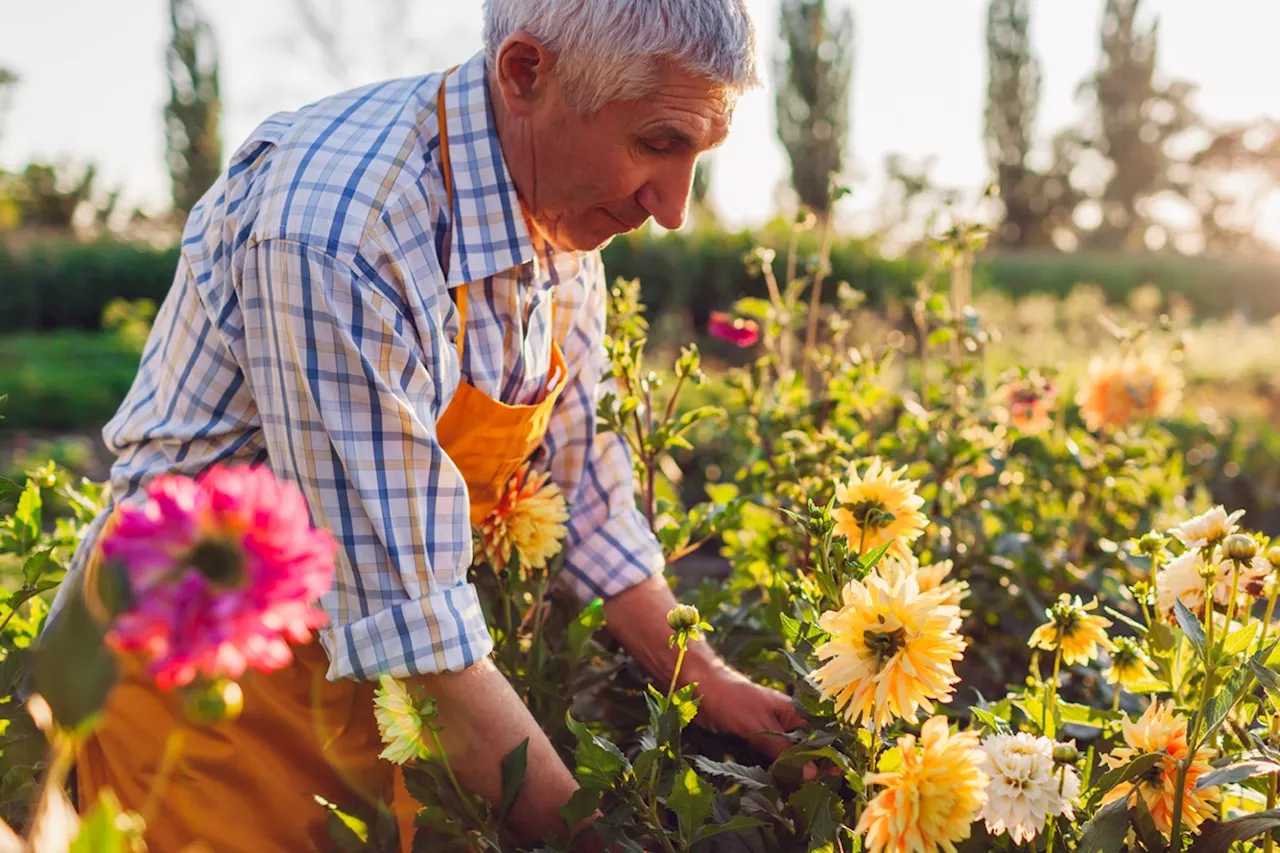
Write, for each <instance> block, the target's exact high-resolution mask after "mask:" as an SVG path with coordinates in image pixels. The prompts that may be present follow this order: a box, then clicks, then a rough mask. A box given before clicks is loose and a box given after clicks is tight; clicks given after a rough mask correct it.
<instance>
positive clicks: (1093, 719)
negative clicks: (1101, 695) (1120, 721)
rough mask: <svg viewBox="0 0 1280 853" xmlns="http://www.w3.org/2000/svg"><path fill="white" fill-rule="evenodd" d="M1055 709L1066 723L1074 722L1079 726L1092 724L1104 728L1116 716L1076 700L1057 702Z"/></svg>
mask: <svg viewBox="0 0 1280 853" xmlns="http://www.w3.org/2000/svg"><path fill="white" fill-rule="evenodd" d="M1054 710H1055V711H1057V712H1058V713H1059V714H1060V715H1061V717H1062V722H1064V723H1074V724H1075V725H1077V726H1092V727H1093V728H1095V729H1100V728H1102V727H1103V726H1104V725H1106V723H1107V721H1108V720H1110V719H1112V718H1113V717H1114V715H1113V714H1111V713H1110V712H1108V711H1102V710H1100V709H1098V708H1091V707H1089V706H1088V705H1078V704H1076V703H1075V702H1056V703H1054Z"/></svg>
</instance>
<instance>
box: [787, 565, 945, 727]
mask: <svg viewBox="0 0 1280 853" xmlns="http://www.w3.org/2000/svg"><path fill="white" fill-rule="evenodd" d="M842 598H843V601H844V604H843V606H842V607H841V608H840V609H839V610H830V611H827V612H826V613H823V614H822V615H821V616H820V617H819V618H818V624H819V625H820V626H821V627H822V629H823V630H824V631H826V632H827V633H828V634H830V635H831V639H829V640H828V641H827V642H825V643H823V644H822V645H821V646H819V647H818V650H817V654H818V657H819V658H820V659H821V660H823V661H825V663H824V664H823V665H822V666H821V667H819V668H818V669H816V670H815V671H814V672H813V673H812V675H811V677H812V679H813V681H814V683H815V684H816V685H817V686H818V689H819V690H821V691H822V695H823V697H824V698H827V699H831V698H834V699H835V704H836V711H837V712H841V711H842V712H843V713H844V715H845V718H846V719H848V721H849V722H850V723H857V722H858V721H859V720H866V722H867V723H868V725H874V726H876V727H877V728H883V727H884V726H885V725H887V724H888V723H890V722H891V721H892V720H893V719H894V718H895V717H904V718H907V719H910V720H915V719H916V718H917V712H918V711H919V709H920V708H921V707H922V706H927V707H932V706H931V705H930V704H929V703H930V701H931V700H934V699H937V700H939V701H943V702H949V701H951V693H952V691H953V690H954V685H955V684H956V683H957V682H958V681H959V680H960V679H959V678H958V677H957V676H956V674H955V668H954V664H955V661H958V660H960V658H962V657H963V656H964V646H965V644H964V639H963V638H962V637H961V636H960V634H959V633H958V632H959V630H960V610H959V608H957V607H956V606H955V605H951V604H947V603H946V600H947V593H946V592H945V591H944V590H942V589H935V590H933V591H931V592H926V593H922V592H920V587H919V584H918V582H917V581H916V578H915V575H912V574H901V575H899V576H898V577H896V578H895V579H894V581H893V582H892V583H890V582H889V581H887V580H885V579H884V578H883V577H881V576H880V575H878V574H876V573H875V572H872V573H871V574H870V575H868V576H867V578H866V580H865V581H856V580H854V581H850V582H849V583H848V584H847V585H845V588H844V590H843V591H842Z"/></svg>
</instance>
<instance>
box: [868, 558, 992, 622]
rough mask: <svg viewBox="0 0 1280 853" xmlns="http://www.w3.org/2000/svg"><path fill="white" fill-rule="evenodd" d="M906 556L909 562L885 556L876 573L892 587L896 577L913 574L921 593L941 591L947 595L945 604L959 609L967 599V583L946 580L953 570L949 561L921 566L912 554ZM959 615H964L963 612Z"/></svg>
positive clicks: (877, 566)
mask: <svg viewBox="0 0 1280 853" xmlns="http://www.w3.org/2000/svg"><path fill="white" fill-rule="evenodd" d="M908 556H909V557H910V559H909V560H903V559H902V558H901V557H898V556H896V555H894V554H885V555H884V559H883V560H881V561H880V562H879V563H878V564H877V565H876V571H877V572H879V573H880V576H881V577H882V578H884V579H885V580H887V581H888V582H889V585H890V586H892V585H893V582H894V581H895V580H896V579H897V577H898V575H900V574H904V573H906V574H914V575H915V576H916V582H917V583H918V584H919V585H920V591H921V592H932V591H933V590H935V589H941V590H943V591H944V592H946V593H947V599H946V603H947V604H951V605H954V606H956V607H959V606H960V605H961V604H962V603H963V602H964V600H965V599H966V598H968V597H969V584H968V582H967V581H960V580H947V576H948V575H950V574H951V569H952V568H953V566H952V563H951V561H950V560H943V561H941V562H938V563H933V564H931V565H928V566H922V565H920V561H919V560H917V559H916V557H915V555H914V554H909V555H908ZM961 615H962V616H963V615H964V613H963V611H962V612H961Z"/></svg>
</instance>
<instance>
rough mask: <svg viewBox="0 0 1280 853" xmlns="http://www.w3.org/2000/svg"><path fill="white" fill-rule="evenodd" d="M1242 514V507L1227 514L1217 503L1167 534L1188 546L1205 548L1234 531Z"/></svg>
mask: <svg viewBox="0 0 1280 853" xmlns="http://www.w3.org/2000/svg"><path fill="white" fill-rule="evenodd" d="M1243 515H1244V510H1242V509H1238V510H1236V511H1235V512H1233V513H1231V514H1230V515H1227V511H1226V509H1225V508H1224V507H1222V506H1221V505H1218V506H1215V507H1214V508H1213V509H1211V510H1209V511H1208V512H1204V513H1201V514H1200V515H1197V516H1195V517H1194V518H1189V519H1187V520H1186V521H1184V522H1182V523H1181V524H1179V525H1178V526H1177V527H1174V528H1172V529H1171V530H1170V531H1169V534H1170V535H1171V536H1173V537H1174V538H1175V539H1177V540H1178V541H1179V542H1181V543H1182V544H1183V545H1186V546H1187V547H1188V548H1207V547H1208V546H1209V545H1214V544H1217V543H1219V542H1221V541H1222V540H1223V539H1226V538H1227V537H1228V536H1230V535H1231V534H1232V533H1235V532H1236V522H1237V521H1239V520H1240V517H1241V516H1243Z"/></svg>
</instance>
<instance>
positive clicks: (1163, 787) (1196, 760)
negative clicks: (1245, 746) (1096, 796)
mask: <svg viewBox="0 0 1280 853" xmlns="http://www.w3.org/2000/svg"><path fill="white" fill-rule="evenodd" d="M1123 733H1124V742H1125V745H1124V746H1119V747H1116V748H1115V749H1113V750H1112V751H1111V753H1110V754H1109V755H1104V756H1102V760H1103V761H1104V762H1106V764H1107V766H1108V767H1112V768H1114V767H1123V766H1124V765H1126V764H1128V763H1129V762H1130V761H1132V760H1133V759H1134V758H1136V757H1137V756H1139V755H1142V754H1144V753H1155V754H1158V755H1160V762H1159V763H1158V764H1156V765H1155V766H1154V767H1152V768H1151V770H1150V771H1148V772H1147V773H1144V774H1142V775H1141V776H1139V777H1138V778H1137V779H1134V780H1132V781H1130V782H1121V783H1120V784H1118V785H1116V786H1115V787H1114V788H1112V789H1111V790H1110V791H1109V792H1107V794H1106V795H1105V796H1104V797H1103V798H1102V803H1103V805H1105V804H1107V803H1111V802H1115V801H1116V800H1119V799H1120V798H1122V797H1128V796H1129V795H1130V794H1132V793H1133V792H1134V791H1135V790H1136V791H1137V793H1138V794H1139V795H1140V796H1141V797H1142V799H1143V801H1144V802H1145V803H1146V804H1147V810H1148V811H1150V812H1151V818H1152V820H1153V821H1154V822H1155V825H1156V828H1157V829H1159V830H1160V831H1161V832H1163V833H1164V834H1165V836H1166V837H1167V836H1168V835H1169V833H1170V831H1171V830H1172V829H1173V800H1174V792H1175V791H1176V790H1177V784H1178V762H1179V761H1182V760H1183V759H1184V758H1186V757H1187V754H1188V752H1189V751H1190V748H1189V747H1188V746H1187V721H1186V720H1185V719H1183V718H1182V717H1180V716H1179V715H1178V714H1177V713H1176V712H1175V711H1174V706H1173V703H1172V702H1168V703H1163V704H1162V703H1158V702H1152V703H1151V704H1150V705H1149V706H1147V710H1146V712H1145V713H1143V715H1142V716H1141V717H1139V718H1138V721H1137V722H1132V721H1130V720H1129V719H1128V718H1127V717H1126V718H1125V721H1124V726H1123ZM1213 756H1214V751H1213V750H1211V749H1198V750H1196V754H1195V755H1194V756H1193V757H1192V760H1191V766H1190V768H1189V769H1188V770H1187V778H1186V783H1185V785H1184V786H1183V798H1182V826H1183V828H1184V830H1186V831H1188V832H1196V831H1198V829H1199V827H1200V824H1201V823H1203V822H1204V821H1205V820H1206V819H1208V818H1212V817H1213V816H1215V815H1216V814H1217V808H1216V807H1215V805H1214V803H1216V802H1217V801H1218V799H1219V793H1218V791H1217V789H1215V788H1206V789H1204V790H1201V791H1197V790H1196V783H1197V782H1198V781H1199V779H1200V777H1201V776H1203V775H1204V774H1205V773H1207V772H1208V771H1210V770H1212V769H1213V768H1212V766H1211V765H1210V764H1209V761H1210V760H1211V759H1212V758H1213Z"/></svg>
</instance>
